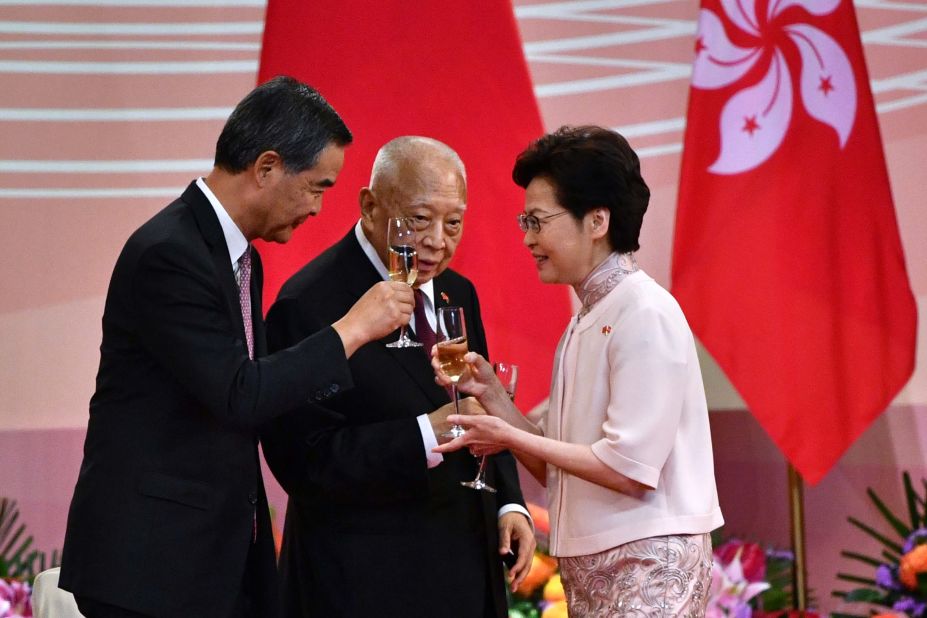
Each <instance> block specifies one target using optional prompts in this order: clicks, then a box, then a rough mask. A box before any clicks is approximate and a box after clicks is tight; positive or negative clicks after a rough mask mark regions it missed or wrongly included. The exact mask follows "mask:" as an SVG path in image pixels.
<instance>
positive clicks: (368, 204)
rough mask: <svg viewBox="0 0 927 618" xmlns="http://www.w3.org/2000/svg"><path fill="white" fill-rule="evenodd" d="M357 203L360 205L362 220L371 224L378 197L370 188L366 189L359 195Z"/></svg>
mask: <svg viewBox="0 0 927 618" xmlns="http://www.w3.org/2000/svg"><path fill="white" fill-rule="evenodd" d="M357 202H358V204H360V210H361V218H362V219H363V220H364V221H367V222H370V221H371V220H373V211H374V210H375V209H376V207H377V196H376V195H375V194H374V192H373V191H371V190H370V187H364V188H363V189H361V190H360V193H358V195H357Z"/></svg>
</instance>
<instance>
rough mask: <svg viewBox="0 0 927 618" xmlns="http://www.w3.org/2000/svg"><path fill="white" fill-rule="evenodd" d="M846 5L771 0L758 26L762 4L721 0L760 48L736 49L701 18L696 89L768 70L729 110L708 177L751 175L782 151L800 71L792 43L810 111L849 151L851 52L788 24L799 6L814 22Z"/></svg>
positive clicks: (713, 18)
mask: <svg viewBox="0 0 927 618" xmlns="http://www.w3.org/2000/svg"><path fill="white" fill-rule="evenodd" d="M841 1H844V2H847V1H849V0H769V4H768V6H767V14H766V15H765V16H764V18H762V19H757V14H756V0H721V6H722V8H723V9H724V14H725V16H726V17H727V21H728V22H729V23H730V24H731V26H732V27H734V28H737V29H738V30H740V31H741V32H742V34H743V35H744V36H743V37H741V38H743V39H748V40H752V41H753V43H754V45H752V46H750V47H740V46H738V45H735V44H734V43H732V42H731V40H730V39H729V38H728V36H727V32H726V31H725V28H724V21H723V20H722V19H721V18H720V17H719V16H718V15H717V14H715V12H714V11H711V10H709V9H701V10H700V11H699V19H698V35H697V36H698V38H697V39H696V43H695V54H696V56H695V66H694V68H693V71H692V86H693V87H694V88H699V89H703V90H714V89H717V88H723V87H725V86H729V85H731V84H734V83H736V82H738V81H740V80H741V79H742V78H743V76H744V75H746V74H747V72H748V71H750V69H752V68H753V67H754V66H756V64H757V63H758V62H760V61H761V60H763V61H768V64H769V66H768V68H767V69H766V72H765V75H764V77H763V78H762V79H760V80H759V82H757V83H755V84H752V85H745V87H744V88H742V89H741V90H740V91H739V92H737V93H736V94H734V95H733V96H732V97H731V98H730V99H729V100H728V101H727V103H725V105H724V109H723V110H722V111H721V121H720V128H721V153H720V155H719V156H718V159H717V160H716V161H715V162H714V163H713V164H712V165H711V167H709V168H708V170H709V171H711V172H714V173H716V174H737V173H740V172H745V171H747V170H750V169H753V168H755V167H757V166H758V165H760V164H761V163H763V162H764V161H766V159H768V158H769V157H770V156H772V154H773V153H774V152H776V149H778V148H779V145H780V144H782V140H783V139H785V134H786V132H787V131H788V129H789V124H790V122H791V119H792V99H793V95H792V92H793V72H792V69H791V67H789V64H788V62H787V61H786V55H785V54H783V52H782V50H781V49H780V47H779V46H781V45H782V44H784V43H787V42H789V41H790V42H791V43H792V44H793V45H795V47H796V48H797V49H798V55H799V58H801V66H800V67H799V69H800V79H798V80H797V81H798V91H799V93H800V94H801V102H802V104H803V105H804V106H805V110H806V111H807V112H808V114H809V115H810V116H811V117H812V118H815V119H816V120H819V121H820V122H823V123H825V124H827V125H830V126H831V127H833V128H834V130H835V131H836V132H837V137H838V138H839V140H840V147H841V148H842V147H843V146H844V145H846V142H847V139H848V138H849V137H850V132H851V130H852V128H853V121H854V119H855V118H856V80H855V77H854V74H853V67H852V65H851V64H850V60H849V59H848V58H847V55H846V52H844V51H843V48H842V47H841V46H840V44H839V43H837V42H836V41H835V40H834V39H833V38H831V36H830V35H828V34H826V33H825V32H823V31H822V30H820V29H818V28H816V27H814V26H812V25H811V24H807V23H801V22H787V21H785V20H783V19H782V17H781V16H782V14H783V12H784V11H785V10H786V9H788V8H790V7H793V6H798V7H801V8H804V9H805V11H807V12H808V13H810V14H811V15H817V16H821V15H827V14H828V13H832V12H833V11H834V10H836V8H837V7H838V6H839V5H840V2H841ZM792 14H793V15H794V14H795V13H794V12H793V13H792ZM782 34H784V35H785V36H782ZM796 73H798V72H796Z"/></svg>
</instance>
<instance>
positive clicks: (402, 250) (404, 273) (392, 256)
mask: <svg viewBox="0 0 927 618" xmlns="http://www.w3.org/2000/svg"><path fill="white" fill-rule="evenodd" d="M388 225H389V227H388V228H387V230H386V243H387V250H386V252H387V257H388V261H389V264H388V265H387V267H388V270H389V278H390V279H392V280H393V281H404V282H406V283H408V284H409V285H412V284H413V283H415V279H416V278H417V277H418V252H417V251H416V250H415V230H413V229H412V226H411V225H410V223H409V219H408V218H406V217H392V218H391V219H390V220H389V224H388ZM386 347H388V348H420V347H422V344H421V343H419V342H418V341H415V340H413V339H410V338H409V334H408V333H407V332H406V327H405V325H403V326H402V327H401V328H400V329H399V339H397V340H396V341H394V342H393V343H387V344H386Z"/></svg>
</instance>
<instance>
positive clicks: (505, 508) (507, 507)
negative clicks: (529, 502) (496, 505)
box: [496, 502, 534, 532]
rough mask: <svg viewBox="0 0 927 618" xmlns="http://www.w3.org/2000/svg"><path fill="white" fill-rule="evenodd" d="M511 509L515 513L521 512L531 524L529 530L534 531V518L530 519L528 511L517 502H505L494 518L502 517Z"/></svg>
mask: <svg viewBox="0 0 927 618" xmlns="http://www.w3.org/2000/svg"><path fill="white" fill-rule="evenodd" d="M513 511H514V512H515V513H521V514H522V515H524V516H525V517H527V518H528V523H529V524H531V531H532V532H533V531H534V520H533V519H531V515H530V514H529V513H528V509H526V508H525V507H523V506H522V505H520V504H518V503H517V502H512V503H511V504H506V505H504V506H503V507H502V508H501V509H499V513H498V514H497V515H496V519H498V518H500V517H502V516H503V515H505V514H506V513H511V512H513Z"/></svg>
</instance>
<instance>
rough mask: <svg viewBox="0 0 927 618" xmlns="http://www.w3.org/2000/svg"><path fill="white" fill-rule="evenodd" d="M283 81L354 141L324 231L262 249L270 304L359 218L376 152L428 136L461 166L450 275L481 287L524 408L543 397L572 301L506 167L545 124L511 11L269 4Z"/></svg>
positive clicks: (364, 1)
mask: <svg viewBox="0 0 927 618" xmlns="http://www.w3.org/2000/svg"><path fill="white" fill-rule="evenodd" d="M279 74H288V75H292V76H294V77H297V78H299V79H302V80H304V81H305V82H307V83H309V84H312V85H313V86H315V87H316V88H318V89H319V91H320V92H321V93H322V94H323V95H324V96H325V97H326V98H327V99H328V101H329V102H331V103H332V105H333V106H334V107H335V108H336V109H337V110H338V111H339V112H340V114H341V116H342V117H343V118H344V120H345V122H346V123H347V124H348V126H349V127H350V129H351V130H352V132H353V133H354V138H355V139H354V144H353V145H352V146H351V147H350V148H348V150H347V155H346V160H345V166H344V169H343V170H342V172H341V175H340V176H339V177H338V182H337V185H336V186H335V187H334V188H333V189H331V190H330V191H329V192H328V193H326V197H325V202H324V208H323V210H322V213H321V216H320V217H319V218H318V220H312V221H309V222H308V223H307V224H306V225H304V226H302V227H300V228H299V229H298V230H297V232H296V234H295V235H294V237H293V239H292V240H291V241H290V242H289V243H288V244H287V245H285V246H281V245H264V246H262V247H261V255H262V257H263V258H264V266H265V275H266V276H265V294H264V298H265V299H266V302H265V306H268V305H269V304H270V301H271V300H272V299H273V298H274V297H275V296H276V294H277V290H279V288H280V285H281V284H282V283H283V282H284V281H285V280H286V279H287V278H288V277H289V276H290V275H291V274H293V273H294V272H295V271H296V270H298V269H299V268H300V267H301V266H302V265H303V264H305V263H306V262H307V261H308V260H309V259H311V258H312V257H314V256H315V255H317V254H318V253H320V252H321V251H322V250H323V249H325V248H326V247H327V246H328V245H330V244H332V243H333V242H335V241H336V240H338V239H340V238H341V237H342V236H344V234H345V233H346V232H347V231H348V230H349V229H350V227H351V226H352V225H353V224H354V223H355V222H356V221H357V219H358V217H359V214H360V210H359V206H358V202H357V194H358V190H359V189H360V188H361V187H363V186H365V185H366V184H367V183H368V181H369V179H370V166H371V164H372V163H373V159H374V155H375V154H376V152H377V149H379V148H380V146H382V145H383V144H384V143H386V142H387V141H389V140H390V139H392V138H394V137H397V136H400V135H426V136H429V137H434V138H436V139H439V140H441V141H443V142H445V143H446V144H448V145H449V146H451V147H452V148H454V149H455V150H456V151H457V152H458V153H459V154H460V156H461V158H462V159H463V161H464V164H465V165H466V167H467V186H468V199H467V202H468V204H467V215H466V219H465V229H464V233H463V239H462V241H461V243H460V247H459V249H458V251H457V253H456V254H455V256H454V259H453V262H452V263H451V267H452V268H454V269H455V270H457V271H459V272H461V273H462V274H464V275H465V276H467V277H469V278H470V279H471V280H473V282H474V283H475V285H476V288H477V290H478V292H479V296H480V302H481V307H482V315H483V323H484V325H485V327H486V333H487V338H488V339H489V348H490V352H491V353H492V356H493V358H494V359H495V360H506V361H509V362H512V363H517V364H519V365H520V366H521V371H520V372H519V373H520V378H519V386H518V391H519V392H518V402H519V404H521V405H522V406H523V407H525V408H530V407H531V406H533V405H534V404H536V403H538V402H539V401H540V400H541V399H543V398H544V397H546V395H547V392H548V388H549V384H550V373H551V367H552V361H553V354H554V350H555V349H556V346H557V341H558V339H559V337H560V333H561V331H562V329H563V326H564V325H565V324H566V323H567V321H568V320H569V315H570V299H569V296H568V292H567V291H566V289H565V288H562V287H560V286H549V285H543V284H541V283H540V282H539V281H538V278H537V274H536V271H535V268H534V262H533V260H532V259H531V255H530V253H529V252H528V251H527V250H526V249H525V247H524V246H523V245H522V242H521V241H522V238H523V235H522V233H521V232H520V231H519V229H518V224H517V222H516V215H517V214H518V213H519V212H521V211H522V209H523V204H524V191H522V190H521V189H520V188H519V187H517V186H516V185H515V184H514V183H513V182H512V180H511V172H512V166H513V164H514V163H515V156H516V155H517V154H518V153H519V152H521V150H523V149H524V148H525V147H526V146H527V145H528V143H529V142H530V141H531V140H533V139H535V138H537V137H539V136H540V135H541V134H542V133H543V125H542V123H541V117H540V113H539V111H538V107H537V103H536V101H535V98H534V92H533V89H532V85H531V78H530V76H529V74H528V66H527V63H526V62H525V57H524V52H523V50H522V46H521V40H520V38H519V34H518V27H517V24H516V22H515V15H514V12H513V10H512V5H511V3H510V2H508V1H507V0H488V1H485V2H456V3H446V2H434V1H432V0H402V1H399V0H337V1H335V0H317V1H312V2H308V1H306V0H270V2H268V6H267V20H266V26H265V29H264V46H263V49H262V53H261V68H260V75H259V80H260V81H265V80H267V79H270V78H271V77H273V76H275V75H279ZM446 302H449V303H451V304H453V303H454V298H448V299H447V300H446Z"/></svg>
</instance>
